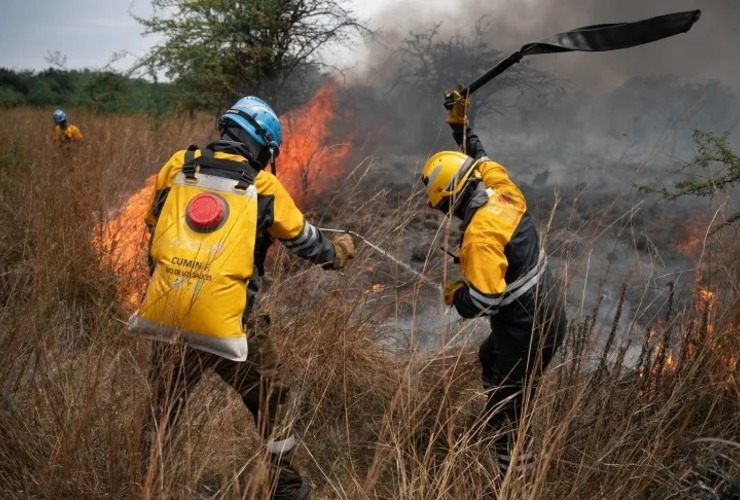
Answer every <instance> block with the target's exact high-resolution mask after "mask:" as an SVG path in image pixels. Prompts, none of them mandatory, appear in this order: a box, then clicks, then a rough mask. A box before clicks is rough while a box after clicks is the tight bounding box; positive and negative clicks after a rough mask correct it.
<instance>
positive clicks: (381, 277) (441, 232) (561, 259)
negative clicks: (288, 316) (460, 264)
mask: <svg viewBox="0 0 740 500" xmlns="http://www.w3.org/2000/svg"><path fill="white" fill-rule="evenodd" d="M423 161H424V158H421V157H407V158H396V159H394V160H393V161H388V162H384V161H383V160H382V159H381V160H373V161H372V162H371V163H372V165H370V166H369V168H367V170H366V172H365V173H364V174H363V175H360V176H358V177H357V178H359V179H360V180H359V181H358V180H357V178H350V179H348V180H347V181H346V182H347V183H354V185H355V187H354V189H353V190H350V191H352V192H353V193H354V194H353V195H352V196H353V198H352V199H351V200H349V203H348V205H349V206H352V207H354V208H352V209H350V211H351V210H354V212H353V213H337V214H334V215H332V216H329V215H326V214H331V213H332V211H331V210H330V209H326V208H324V211H323V214H324V215H322V216H320V217H318V222H319V223H320V224H323V225H324V226H325V227H327V226H328V227H336V226H337V225H338V224H339V225H341V226H342V227H346V228H349V229H352V230H354V231H357V232H358V233H359V234H361V235H363V236H364V237H365V238H367V239H368V240H369V241H371V242H372V243H374V244H376V245H377V246H379V247H380V248H382V249H384V250H386V251H387V252H388V253H390V254H391V255H393V256H395V257H397V258H398V260H399V261H401V262H403V263H407V264H408V265H410V266H411V267H412V268H413V269H414V270H415V271H416V272H418V273H421V274H423V275H424V276H426V277H428V278H429V279H430V281H431V283H424V282H422V281H421V280H420V278H419V277H418V276H417V275H415V274H414V273H412V272H409V271H406V270H404V269H403V266H402V265H399V264H397V263H395V262H393V261H392V260H391V259H390V258H387V257H385V256H382V255H380V254H379V253H378V252H376V251H374V250H371V249H369V248H368V247H367V246H366V245H363V244H362V243H360V244H359V245H360V247H361V248H364V249H365V250H364V251H365V252H368V255H367V258H368V262H369V263H370V264H369V265H368V267H367V269H366V270H365V272H364V273H363V275H362V281H363V282H362V283H356V284H355V285H356V290H357V292H358V294H360V295H361V296H362V300H363V305H362V307H360V308H359V309H358V315H363V314H371V315H372V316H373V318H375V319H374V320H375V321H377V323H378V326H379V328H378V337H379V339H381V341H382V342H383V343H384V344H385V345H387V346H388V347H389V349H393V350H398V351H404V352H405V351H406V350H408V349H414V348H422V349H423V348H439V347H440V346H441V345H444V344H447V343H450V342H452V343H461V342H462V343H469V345H471V346H473V345H475V344H476V343H477V342H479V341H480V340H481V339H482V338H483V337H484V336H485V335H487V334H488V332H489V327H488V325H487V321H486V320H484V319H478V320H474V321H468V322H465V321H462V320H461V319H460V318H459V316H458V315H457V314H456V312H455V311H450V310H448V309H447V308H445V307H444V305H443V304H442V301H441V293H440V291H439V289H437V288H435V286H434V284H437V285H441V284H442V283H443V275H444V274H445V273H446V274H447V275H448V276H450V277H451V278H453V279H454V278H456V277H457V276H459V272H458V270H457V267H456V266H455V265H454V264H453V263H452V259H451V258H449V257H447V256H446V255H445V253H444V252H443V250H442V249H441V248H440V247H441V246H442V245H443V242H444V241H445V240H447V241H449V242H451V243H450V244H451V246H452V247H454V246H455V244H456V243H457V242H458V241H459V237H460V232H459V230H458V223H457V222H456V221H455V222H452V223H451V224H449V225H448V224H446V222H445V220H444V218H443V217H442V215H441V214H439V213H437V212H434V211H432V210H429V209H427V207H426V206H425V205H424V199H423V195H422V194H421V193H420V192H419V188H418V185H417V183H416V177H417V175H418V174H417V172H418V171H419V170H420V168H421V165H422V163H423ZM641 168H643V165H640V164H631V165H603V166H600V167H599V168H593V167H592V166H587V165H586V166H581V167H578V166H574V167H573V174H572V176H573V177H574V178H579V179H582V180H581V181H580V182H577V183H571V184H568V185H562V184H556V183H554V182H551V179H549V178H548V177H550V176H549V175H548V173H547V172H548V170H547V168H546V167H545V166H543V165H538V164H532V165H527V164H524V165H523V168H521V169H520V171H517V170H515V169H513V168H511V167H509V171H510V175H511V176H512V178H513V179H514V180H515V182H518V183H519V185H520V187H521V189H522V191H523V192H524V194H525V196H526V197H527V200H528V203H529V209H530V211H531V212H532V214H533V216H534V217H535V220H536V221H537V224H538V227H540V231H541V239H542V241H543V243H544V245H545V247H546V248H547V251H548V254H549V256H550V261H549V262H550V267H551V270H552V271H553V273H554V274H555V275H556V276H557V277H558V278H559V279H561V280H562V282H565V283H567V287H566V289H567V299H566V301H567V307H568V314H569V320H570V321H571V322H572V323H575V322H578V321H581V320H582V319H583V318H584V317H585V316H587V315H590V314H592V312H593V311H594V309H595V307H596V306H597V304H598V303H599V302H600V303H601V306H600V308H599V310H598V313H597V322H596V329H595V334H596V336H597V338H596V339H594V340H595V345H596V346H598V345H599V344H600V343H603V341H604V340H605V338H606V336H607V335H608V333H609V331H610V330H611V328H612V322H613V319H614V315H615V313H616V310H617V306H618V304H619V302H620V295H621V290H622V287H623V284H625V283H626V284H627V287H626V292H625V294H624V301H623V307H622V313H621V319H620V321H619V324H618V326H617V334H618V342H621V341H628V342H630V343H631V345H632V346H634V347H633V348H631V349H630V351H629V352H628V354H627V361H628V362H629V361H630V360H631V358H633V356H636V354H634V353H635V352H637V351H636V350H638V349H639V346H640V344H641V342H642V338H643V337H644V334H645V330H646V328H647V327H648V326H649V325H651V324H654V323H655V322H656V321H660V318H661V317H662V315H664V314H665V309H666V305H667V302H668V290H669V288H668V284H669V282H673V283H674V284H675V287H676V288H675V289H676V297H677V305H678V307H679V308H681V307H690V304H691V301H692V296H693V291H692V290H693V287H692V285H693V283H694V279H695V275H694V271H693V267H694V260H693V258H691V257H688V256H687V255H685V254H684V253H682V252H681V251H679V248H678V246H677V245H680V244H681V243H682V242H684V243H686V242H688V240H689V239H690V238H692V237H694V236H695V235H697V234H698V235H701V234H703V233H704V231H705V228H706V225H702V224H705V223H706V221H708V220H709V219H708V214H709V211H708V204H707V203H706V202H703V201H702V200H679V201H677V202H671V203H669V202H665V201H663V200H662V199H661V198H660V197H659V196H657V195H652V194H650V195H648V194H644V193H641V192H639V191H638V190H637V189H636V188H635V186H634V181H631V178H634V173H635V172H637V171H638V170H640V169H641ZM663 169H664V170H666V171H668V170H669V167H663ZM579 170H580V171H579ZM615 185H616V186H619V187H620V189H615ZM342 190H343V192H347V191H348V190H347V187H346V186H344V187H343V188H342ZM345 201H346V200H345ZM337 206H343V205H342V204H337ZM315 213H316V214H322V208H321V207H315ZM691 224H693V225H695V226H696V227H693V226H691ZM695 250H696V249H695V248H694V251H695ZM683 251H684V252H686V251H687V250H686V249H683Z"/></svg>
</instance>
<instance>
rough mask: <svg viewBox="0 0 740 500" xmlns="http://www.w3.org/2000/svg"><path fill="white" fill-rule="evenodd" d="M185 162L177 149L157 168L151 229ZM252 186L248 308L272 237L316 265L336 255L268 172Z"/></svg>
mask: <svg viewBox="0 0 740 500" xmlns="http://www.w3.org/2000/svg"><path fill="white" fill-rule="evenodd" d="M208 148H211V149H213V150H215V151H216V152H215V153H214V157H215V158H217V159H223V160H231V161H237V162H245V161H246V159H245V158H244V157H243V156H241V155H239V154H236V153H233V152H229V151H230V149H229V146H228V145H224V143H220V142H216V143H213V144H211V145H209V146H208ZM198 156H200V150H198V151H196V152H195V157H196V158H197V157H198ZM184 163H185V150H182V151H178V152H177V153H175V154H174V155H172V157H171V158H170V159H169V160H168V161H167V163H165V165H164V166H163V167H162V169H161V170H160V171H159V174H158V175H157V183H156V187H155V192H154V197H153V200H152V204H151V207H150V210H149V213H148V214H147V216H146V224H147V226H149V228H150V229H153V228H154V225H155V224H156V223H157V218H158V215H159V212H160V211H161V210H162V207H163V206H164V202H165V199H166V197H167V193H168V192H169V188H170V187H171V186H172V184H173V182H174V181H175V177H176V176H177V174H178V173H179V172H180V171H181V170H182V167H183V164H184ZM199 168H201V167H199ZM236 178H237V179H238V177H236ZM254 186H255V188H256V189H257V195H258V196H257V199H258V205H259V214H258V227H257V242H256V244H255V256H254V265H255V271H254V273H253V274H252V278H250V282H249V290H248V292H249V294H248V295H249V297H248V298H249V305H248V310H252V309H254V306H255V305H256V299H257V291H258V289H259V278H260V277H261V276H262V275H263V274H264V261H265V257H266V254H267V250H268V248H269V246H270V245H271V244H272V241H273V240H272V239H273V238H276V239H278V240H280V242H282V243H283V244H284V245H285V247H286V248H288V249H289V250H290V251H291V252H293V253H295V254H296V255H297V256H299V257H301V258H303V259H306V260H309V261H311V262H313V263H315V264H326V263H329V262H333V261H334V259H335V257H336V255H335V252H334V245H332V243H331V241H329V240H328V239H327V238H325V237H324V236H323V235H322V234H321V232H320V231H319V230H318V229H317V228H316V227H315V226H313V225H312V224H310V223H309V222H308V221H307V220H306V218H305V217H304V215H303V213H302V212H301V211H300V210H299V209H298V208H297V207H296V205H295V202H294V201H293V198H292V197H291V196H290V194H289V193H288V192H287V191H286V190H285V188H284V187H283V185H282V184H281V183H280V180H279V179H278V178H277V177H275V176H274V175H272V174H271V173H270V172H267V171H265V170H260V171H259V173H258V174H257V176H256V177H255V179H254Z"/></svg>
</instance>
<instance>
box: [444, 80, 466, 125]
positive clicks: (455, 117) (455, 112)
mask: <svg viewBox="0 0 740 500" xmlns="http://www.w3.org/2000/svg"><path fill="white" fill-rule="evenodd" d="M462 88H463V85H462V84H460V85H458V88H457V90H453V91H451V92H445V93H444V97H445V107H447V108H448V109H449V110H450V114H449V116H448V117H447V123H449V124H450V125H467V124H468V120H467V113H468V110H469V109H470V97H468V96H467V94H466V95H464V96H463V95H462V94H461V93H460V90H461V89H462ZM449 105H451V106H452V107H448V106H449Z"/></svg>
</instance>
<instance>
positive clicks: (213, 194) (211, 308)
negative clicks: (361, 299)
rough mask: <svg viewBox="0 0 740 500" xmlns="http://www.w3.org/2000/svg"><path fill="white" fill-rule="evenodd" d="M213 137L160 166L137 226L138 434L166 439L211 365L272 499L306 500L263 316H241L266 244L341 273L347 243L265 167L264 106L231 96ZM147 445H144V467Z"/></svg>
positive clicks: (270, 118) (272, 123)
mask: <svg viewBox="0 0 740 500" xmlns="http://www.w3.org/2000/svg"><path fill="white" fill-rule="evenodd" d="M219 131H220V133H221V139H220V140H219V141H216V142H214V143H211V144H209V145H208V146H206V147H205V148H203V149H199V148H197V147H195V146H191V147H190V148H188V150H183V151H178V152H177V153H175V154H174V155H173V156H172V157H171V158H170V159H169V161H168V162H167V163H166V164H165V165H164V167H163V168H162V169H161V170H160V172H159V175H158V177H157V183H156V190H155V194H154V199H153V202H152V206H151V210H150V212H149V214H148V215H147V218H146V223H147V225H148V227H149V228H150V230H151V233H152V237H151V244H150V265H151V267H152V278H151V281H150V284H149V287H148V289H147V292H146V294H145V297H144V299H143V301H142V304H141V306H140V307H139V309H138V311H137V312H136V313H135V314H134V315H133V316H132V318H131V321H130V327H129V331H130V333H132V334H134V335H137V336H142V337H145V338H151V339H154V340H159V341H164V342H156V343H155V349H154V354H153V363H152V379H153V382H154V386H155V404H154V405H153V408H154V412H153V414H152V415H151V416H150V421H149V422H150V424H149V431H150V432H148V434H149V437H151V435H152V434H154V435H155V436H160V439H161V436H162V435H163V434H164V435H165V439H166V437H167V436H168V435H169V434H168V433H167V429H166V428H164V429H162V427H161V426H162V424H163V422H166V423H167V427H174V426H175V423H176V421H177V419H178V417H179V415H180V413H181V411H182V408H183V406H184V403H185V400H186V398H187V395H188V393H190V392H191V391H192V390H193V388H194V386H195V385H196V384H197V383H198V381H199V380H200V378H201V377H202V375H203V372H204V371H205V370H206V369H213V370H214V371H215V373H217V374H218V375H219V376H220V377H221V379H223V380H224V381H225V382H226V383H228V384H229V385H231V386H232V387H233V388H234V389H235V390H236V391H237V392H238V393H239V395H240V396H241V398H242V400H243V402H244V404H245V406H246V407H247V409H248V410H249V411H250V412H251V413H252V416H253V418H254V421H255V423H256V425H257V428H258V431H259V433H260V435H261V437H262V441H263V445H264V447H265V448H266V451H267V453H268V454H269V456H270V464H271V467H270V478H271V496H272V498H276V499H305V498H308V497H309V493H310V490H311V484H310V482H309V481H308V479H307V478H304V477H302V476H301V475H300V473H299V472H298V470H297V469H296V468H295V466H294V465H293V463H292V462H291V457H292V455H293V451H294V449H295V446H296V439H295V437H294V436H293V435H292V434H291V433H290V431H289V430H286V429H280V428H279V426H278V423H279V419H280V418H281V408H282V407H283V406H284V404H285V402H286V398H287V396H288V386H287V385H286V384H285V383H284V381H283V380H281V377H280V373H279V370H278V368H279V361H278V360H277V357H276V356H275V353H274V352H273V349H272V346H271V344H270V341H269V338H267V329H268V327H269V319H268V318H267V317H265V316H261V315H257V317H256V318H255V317H254V316H255V315H251V316H250V313H251V312H252V311H254V310H255V307H256V302H257V291H258V289H259V281H260V277H261V276H262V275H263V273H264V269H263V266H264V261H265V257H266V253H267V249H268V247H269V246H270V245H271V244H272V242H273V239H277V240H279V241H281V242H282V243H283V244H284V245H285V246H286V247H287V248H288V249H289V250H291V251H292V252H293V253H295V254H296V255H298V256H299V257H302V258H304V259H307V260H309V261H311V262H313V263H316V264H321V265H323V266H324V268H327V269H341V268H342V267H344V266H345V264H346V263H347V261H348V260H349V259H351V258H353V257H354V244H353V242H352V238H351V237H350V236H349V235H340V236H337V237H335V238H334V240H333V241H329V240H327V239H326V238H325V237H324V236H323V235H322V234H321V232H319V231H318V230H317V229H316V227H314V226H313V225H311V224H310V223H309V222H308V221H307V220H306V218H305V217H304V215H303V214H302V213H301V212H300V210H299V209H298V208H296V206H295V204H294V202H293V200H292V198H291V197H290V195H289V194H288V192H287V191H286V190H285V188H284V187H283V186H282V184H281V183H280V181H279V180H278V179H277V177H275V175H273V174H271V173H270V172H268V171H267V170H265V167H266V166H268V165H272V167H273V173H274V166H275V158H276V157H277V156H278V154H279V150H280V144H281V142H282V128H281V126H280V121H279V119H278V117H277V116H276V115H275V113H274V112H273V110H272V109H271V108H270V106H268V105H267V104H266V103H265V102H264V101H262V100H260V99H259V98H257V97H252V96H249V97H245V98H243V99H240V100H239V101H238V102H236V103H235V104H234V105H233V106H232V107H231V109H229V110H228V111H227V112H226V113H225V114H224V116H223V117H222V118H221V119H220V120H219ZM173 346H174V347H173ZM178 346H179V348H178ZM168 367H170V368H169V369H168ZM163 419H164V420H163ZM152 426H160V427H159V428H160V432H159V433H153V432H151V431H152V430H153V427H152ZM157 449H159V447H158V446H152V443H150V442H147V443H145V448H144V454H145V456H144V460H145V463H146V464H153V463H154V461H153V460H150V459H152V458H154V456H155V455H154V454H155V453H156V452H157ZM151 468H152V467H151V465H150V466H149V469H150V470H151ZM152 476H153V473H150V474H148V477H147V480H151V477H152Z"/></svg>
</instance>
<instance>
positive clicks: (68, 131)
mask: <svg viewBox="0 0 740 500" xmlns="http://www.w3.org/2000/svg"><path fill="white" fill-rule="evenodd" d="M54 140H56V141H59V142H72V141H79V140H82V132H80V129H79V128H78V127H77V126H75V125H67V126H66V127H64V128H62V126H61V125H54Z"/></svg>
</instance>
